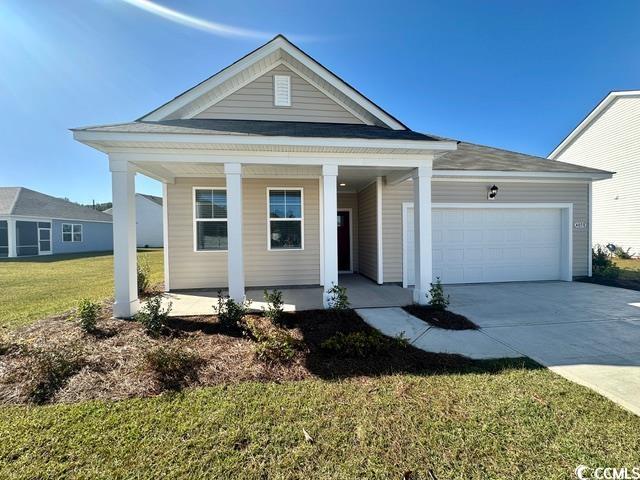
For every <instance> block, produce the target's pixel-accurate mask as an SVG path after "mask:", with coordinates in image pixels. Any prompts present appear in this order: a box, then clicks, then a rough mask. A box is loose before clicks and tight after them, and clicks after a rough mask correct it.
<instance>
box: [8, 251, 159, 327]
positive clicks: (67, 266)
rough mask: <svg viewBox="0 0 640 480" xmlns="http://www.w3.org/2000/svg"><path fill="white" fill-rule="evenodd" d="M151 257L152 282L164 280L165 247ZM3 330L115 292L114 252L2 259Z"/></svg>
mask: <svg viewBox="0 0 640 480" xmlns="http://www.w3.org/2000/svg"><path fill="white" fill-rule="evenodd" d="M138 255H139V256H140V255H144V256H146V257H147V258H148V260H149V264H150V266H151V277H152V278H151V279H152V282H162V277H163V273H162V261H163V260H162V250H161V249H149V250H145V251H140V252H139V254H138ZM0 292H2V293H1V294H0V331H1V329H3V328H14V327H17V326H20V325H25V324H27V323H30V322H33V321H35V320H39V319H41V318H44V317H46V316H49V315H55V314H58V313H62V312H64V311H66V310H69V309H70V308H72V307H74V306H75V305H76V303H77V302H78V300H80V299H81V298H83V297H87V298H91V299H93V300H104V299H105V298H108V297H111V296H112V295H113V255H112V254H111V253H92V254H73V255H55V256H50V257H35V258H34V257H30V258H21V259H4V260H1V261H0Z"/></svg>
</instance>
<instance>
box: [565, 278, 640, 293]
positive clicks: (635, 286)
mask: <svg viewBox="0 0 640 480" xmlns="http://www.w3.org/2000/svg"><path fill="white" fill-rule="evenodd" d="M576 280H577V281H579V282H584V283H595V284H598V285H605V286H607V287H617V288H626V289H628V290H637V291H640V281H638V280H627V279H624V278H603V277H596V276H593V277H580V278H576Z"/></svg>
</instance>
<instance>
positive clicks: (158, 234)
mask: <svg viewBox="0 0 640 480" xmlns="http://www.w3.org/2000/svg"><path fill="white" fill-rule="evenodd" d="M105 213H108V214H109V215H112V209H111V208H108V209H107V210H105ZM162 245H163V231H162V197H157V196H155V195H147V194H144V193H136V246H137V247H138V248H148V247H162Z"/></svg>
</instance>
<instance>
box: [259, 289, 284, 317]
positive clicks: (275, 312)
mask: <svg viewBox="0 0 640 480" xmlns="http://www.w3.org/2000/svg"><path fill="white" fill-rule="evenodd" d="M264 301H265V302H266V304H267V307H266V308H263V310H264V316H265V317H266V318H268V319H269V320H270V321H271V322H272V323H273V324H275V325H279V324H280V323H281V322H282V317H283V314H284V308H283V307H284V302H283V301H282V292H281V291H280V290H277V289H274V290H273V292H271V293H269V291H268V290H267V289H266V288H265V289H264Z"/></svg>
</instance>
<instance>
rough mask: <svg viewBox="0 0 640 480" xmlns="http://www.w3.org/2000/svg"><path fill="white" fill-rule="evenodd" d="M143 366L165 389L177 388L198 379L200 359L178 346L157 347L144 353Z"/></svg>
mask: <svg viewBox="0 0 640 480" xmlns="http://www.w3.org/2000/svg"><path fill="white" fill-rule="evenodd" d="M144 362H145V367H146V368H147V369H149V370H150V371H151V372H153V375H154V377H155V379H156V381H157V382H158V384H159V385H160V386H161V387H162V388H163V389H165V390H179V389H181V388H182V387H184V386H186V385H188V384H190V383H193V382H195V381H196V380H197V379H198V367H199V366H200V365H201V363H202V359H201V358H200V357H198V356H197V355H196V354H194V353H192V352H190V351H188V350H185V349H182V348H179V347H158V348H155V349H153V350H150V351H148V352H147V353H145V355H144Z"/></svg>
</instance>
